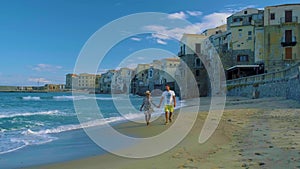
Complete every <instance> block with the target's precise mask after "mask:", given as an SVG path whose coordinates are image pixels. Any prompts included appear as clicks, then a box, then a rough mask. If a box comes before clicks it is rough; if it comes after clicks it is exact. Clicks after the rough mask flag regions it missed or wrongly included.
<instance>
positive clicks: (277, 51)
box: [264, 4, 300, 72]
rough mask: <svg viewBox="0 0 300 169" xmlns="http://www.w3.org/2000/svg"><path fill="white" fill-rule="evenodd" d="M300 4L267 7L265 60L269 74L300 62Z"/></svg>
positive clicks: (265, 15) (265, 17)
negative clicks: (298, 40)
mask: <svg viewBox="0 0 300 169" xmlns="http://www.w3.org/2000/svg"><path fill="white" fill-rule="evenodd" d="M299 17H300V4H284V5H277V6H268V7H265V11H264V32H265V37H264V42H265V43H264V47H265V50H264V57H265V58H264V60H265V65H266V69H267V70H268V72H272V71H277V70H280V69H282V68H285V67H287V66H289V65H291V64H293V63H295V62H296V61H298V60H300V56H299V54H300V44H299V43H297V39H300V18H299Z"/></svg>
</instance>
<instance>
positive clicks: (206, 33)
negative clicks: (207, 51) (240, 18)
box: [201, 24, 227, 37]
mask: <svg viewBox="0 0 300 169" xmlns="http://www.w3.org/2000/svg"><path fill="white" fill-rule="evenodd" d="M226 30H227V25H226V24H224V25H221V26H217V27H215V28H211V29H206V30H205V31H203V32H202V33H201V34H202V35H204V36H207V37H209V36H211V35H216V34H219V33H222V32H226Z"/></svg>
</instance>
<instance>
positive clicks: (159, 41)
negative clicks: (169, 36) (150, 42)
mask: <svg viewBox="0 0 300 169" xmlns="http://www.w3.org/2000/svg"><path fill="white" fill-rule="evenodd" d="M156 42H157V43H158V44H161V45H166V44H167V42H165V41H163V40H161V39H156Z"/></svg>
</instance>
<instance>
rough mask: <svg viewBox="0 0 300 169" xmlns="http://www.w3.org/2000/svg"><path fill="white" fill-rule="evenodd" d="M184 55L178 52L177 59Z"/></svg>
mask: <svg viewBox="0 0 300 169" xmlns="http://www.w3.org/2000/svg"><path fill="white" fill-rule="evenodd" d="M184 55H185V54H184V53H183V52H182V51H180V52H178V54H177V56H178V57H181V56H184Z"/></svg>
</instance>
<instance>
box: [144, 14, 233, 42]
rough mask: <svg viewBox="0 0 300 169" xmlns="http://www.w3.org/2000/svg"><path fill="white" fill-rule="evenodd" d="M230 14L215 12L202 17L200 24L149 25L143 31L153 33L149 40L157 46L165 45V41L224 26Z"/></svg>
mask: <svg viewBox="0 0 300 169" xmlns="http://www.w3.org/2000/svg"><path fill="white" fill-rule="evenodd" d="M231 14H232V13H230V12H215V13H212V14H209V15H205V16H203V17H202V22H197V23H193V24H191V25H188V26H185V27H176V28H168V27H166V26H161V25H149V26H146V27H144V29H146V30H149V31H154V32H156V33H153V34H152V35H151V38H154V39H155V40H156V42H157V43H159V44H167V42H166V41H167V40H171V39H173V38H174V39H177V40H180V39H181V37H182V35H183V34H185V33H186V34H200V33H202V32H203V31H204V30H206V29H209V28H215V27H217V26H220V25H222V24H226V18H227V17H228V16H230V15H231Z"/></svg>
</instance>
